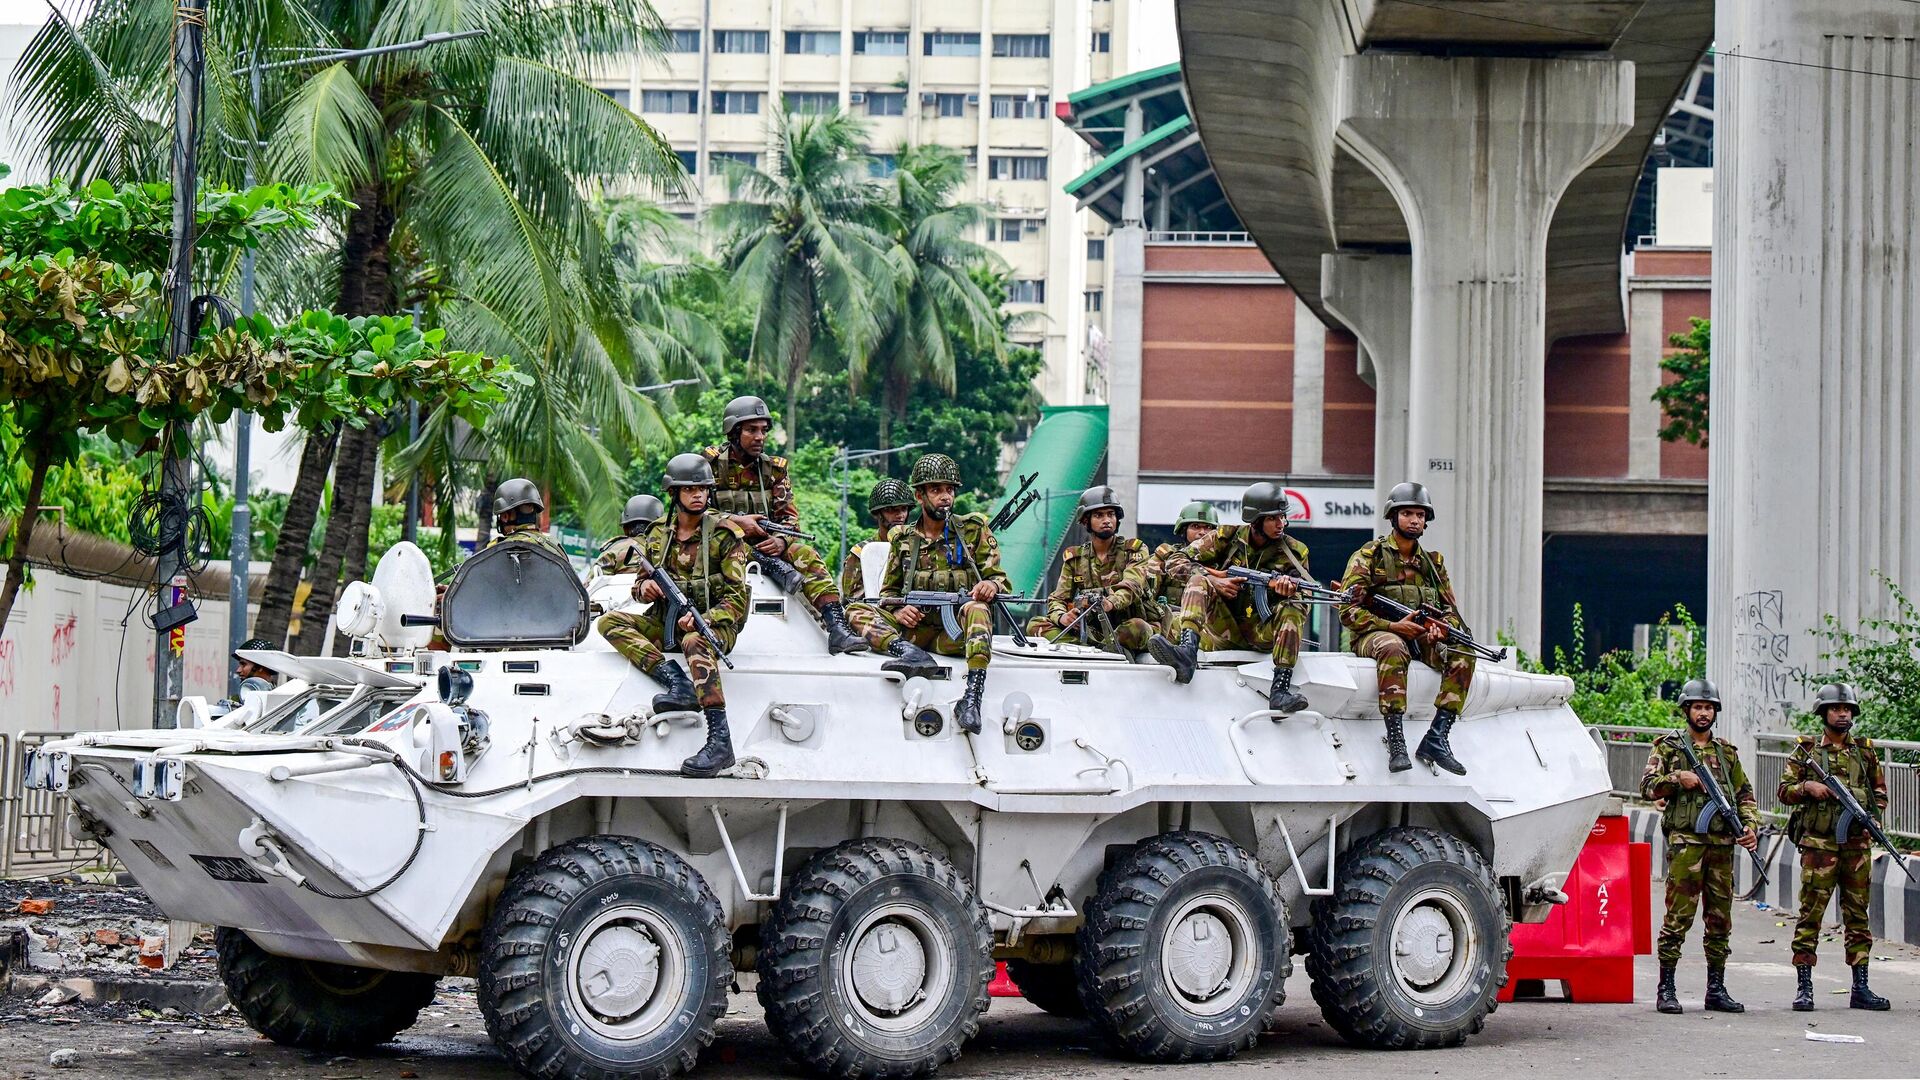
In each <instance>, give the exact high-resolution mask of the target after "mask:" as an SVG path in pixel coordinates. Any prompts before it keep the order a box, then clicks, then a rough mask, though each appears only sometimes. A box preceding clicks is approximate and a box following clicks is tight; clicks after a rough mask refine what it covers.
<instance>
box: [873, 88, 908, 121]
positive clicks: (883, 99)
mask: <svg viewBox="0 0 1920 1080" xmlns="http://www.w3.org/2000/svg"><path fill="white" fill-rule="evenodd" d="M906 114H907V95H906V94H904V93H895V92H892V91H888V92H886V93H875V92H872V91H868V93H867V115H868V116H905V115H906Z"/></svg>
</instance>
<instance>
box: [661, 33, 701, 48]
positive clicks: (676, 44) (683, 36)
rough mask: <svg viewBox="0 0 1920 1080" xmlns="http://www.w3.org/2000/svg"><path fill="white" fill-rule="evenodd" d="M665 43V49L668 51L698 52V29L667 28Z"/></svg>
mask: <svg viewBox="0 0 1920 1080" xmlns="http://www.w3.org/2000/svg"><path fill="white" fill-rule="evenodd" d="M666 44H667V51H668V52H670V53H689V52H699V51H700V31H699V30H698V29H694V30H669V31H667V42H666Z"/></svg>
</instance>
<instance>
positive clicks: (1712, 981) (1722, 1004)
mask: <svg viewBox="0 0 1920 1080" xmlns="http://www.w3.org/2000/svg"><path fill="white" fill-rule="evenodd" d="M1706 1006H1707V1011H1708V1012H1727V1013H1737V1012H1746V1011H1747V1007H1746V1006H1745V1005H1742V1004H1740V1003H1739V1002H1737V1001H1735V1000H1733V995H1732V994H1729V993H1727V965H1725V964H1708V965H1707V1001H1706ZM1674 1011H1675V1012H1679V1011H1680V1010H1679V1009H1678V1008H1675V1009H1674Z"/></svg>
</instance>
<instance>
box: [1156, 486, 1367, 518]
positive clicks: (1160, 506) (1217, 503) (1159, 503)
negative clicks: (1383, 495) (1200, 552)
mask: <svg viewBox="0 0 1920 1080" xmlns="http://www.w3.org/2000/svg"><path fill="white" fill-rule="evenodd" d="M1246 489H1247V488H1246V485H1245V484H1141V485H1140V523H1141V524H1142V525H1171V524H1173V523H1174V520H1175V519H1176V518H1178V517H1179V516H1180V508H1181V507H1183V506H1185V505H1187V504H1188V503H1190V502H1193V501H1195V500H1199V501H1200V502H1204V503H1208V504H1210V505H1212V507H1213V508H1214V509H1215V510H1217V511H1219V513H1220V520H1221V521H1222V522H1228V523H1233V522H1238V521H1239V520H1240V493H1241V492H1243V491H1245V490H1246ZM1282 490H1284V491H1285V492H1286V493H1287V501H1288V502H1290V503H1291V504H1292V505H1293V510H1292V513H1290V514H1288V515H1287V521H1288V522H1289V523H1290V525H1291V527H1293V528H1301V529H1373V528H1376V527H1378V525H1379V522H1378V519H1377V510H1376V508H1375V507H1374V504H1373V489H1372V488H1344V487H1341V488H1336V487H1288V488H1283V489H1282Z"/></svg>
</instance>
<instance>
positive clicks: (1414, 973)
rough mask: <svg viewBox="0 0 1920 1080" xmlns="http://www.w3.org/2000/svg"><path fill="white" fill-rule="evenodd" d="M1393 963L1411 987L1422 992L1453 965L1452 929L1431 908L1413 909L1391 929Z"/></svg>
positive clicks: (1438, 979)
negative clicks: (1419, 988)
mask: <svg viewBox="0 0 1920 1080" xmlns="http://www.w3.org/2000/svg"><path fill="white" fill-rule="evenodd" d="M1393 958H1394V963H1395V964H1396V965H1397V966H1398V967H1399V968H1400V970H1401V971H1402V972H1404V973H1405V974H1406V976H1407V978H1408V979H1409V980H1410V981H1411V982H1413V984H1414V985H1416V986H1419V987H1421V988H1422V989H1425V988H1426V987H1429V986H1432V985H1433V984H1434V983H1436V982H1438V981H1440V977H1441V976H1442V975H1445V974H1446V973H1447V968H1449V967H1451V966H1453V927H1452V926H1451V925H1449V924H1448V922H1447V917H1446V916H1445V915H1442V914H1440V913H1439V912H1438V911H1436V910H1434V909H1433V908H1431V907H1421V908H1416V909H1415V910H1413V911H1410V912H1408V913H1407V915H1406V918H1403V919H1401V920H1400V924H1399V925H1398V926H1396V927H1394V933H1393Z"/></svg>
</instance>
